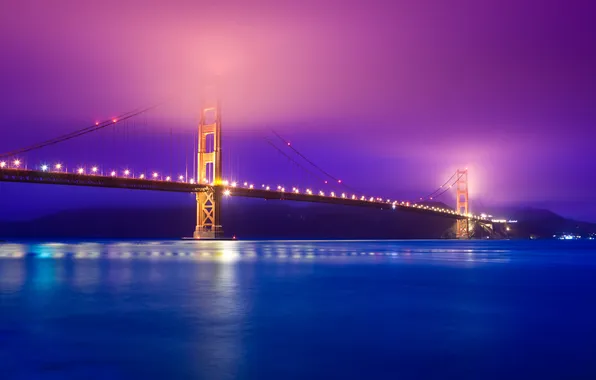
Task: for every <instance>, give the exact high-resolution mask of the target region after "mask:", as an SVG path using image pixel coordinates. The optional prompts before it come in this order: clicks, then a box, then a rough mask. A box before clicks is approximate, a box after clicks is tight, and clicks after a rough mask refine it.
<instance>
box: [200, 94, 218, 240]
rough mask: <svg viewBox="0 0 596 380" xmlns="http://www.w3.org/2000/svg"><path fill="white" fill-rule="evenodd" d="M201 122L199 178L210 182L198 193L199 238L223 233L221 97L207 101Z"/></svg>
mask: <svg viewBox="0 0 596 380" xmlns="http://www.w3.org/2000/svg"><path fill="white" fill-rule="evenodd" d="M205 106H206V107H204V108H202V109H201V117H200V122H199V151H198V172H197V175H198V177H197V181H200V182H201V183H205V184H209V185H210V186H209V187H207V188H206V189H205V190H204V191H200V192H198V193H197V226H196V228H195V232H194V234H193V237H194V238H195V239H214V238H218V237H220V236H221V234H222V233H223V230H222V227H221V224H220V205H221V202H220V200H221V191H220V188H219V185H221V183H222V179H221V174H222V171H221V169H222V167H221V108H220V102H219V101H212V102H211V103H207V104H205Z"/></svg>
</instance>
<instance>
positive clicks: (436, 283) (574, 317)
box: [0, 241, 596, 380]
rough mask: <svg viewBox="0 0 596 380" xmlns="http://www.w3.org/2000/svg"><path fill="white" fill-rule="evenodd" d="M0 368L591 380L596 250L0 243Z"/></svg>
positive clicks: (420, 244)
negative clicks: (573, 379) (579, 379)
mask: <svg viewBox="0 0 596 380" xmlns="http://www.w3.org/2000/svg"><path fill="white" fill-rule="evenodd" d="M0 378H1V379H131V378H144V379H149V378H151V379H153V378H155V379H214V380H218V379H259V380H269V379H272V380H273V379H275V380H278V379H334V378H338V379H364V378H369V379H433V378H457V379H503V378H509V379H511V378H524V379H530V378H540V379H571V378H576V379H577V378H585V379H596V244H591V242H559V241H544V242H538V241H519V242H514V241H491V242H488V241H487V242H480V241H463V242H458V241H384V242H373V241H341V242H340V241H325V242H312V241H268V242H265V241H263V242H239V241H221V242H193V241H155V242H153V241H102V242H81V241H72V242H62V243H49V242H25V243H4V244H0Z"/></svg>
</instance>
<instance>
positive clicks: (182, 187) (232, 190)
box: [0, 169, 490, 223]
mask: <svg viewBox="0 0 596 380" xmlns="http://www.w3.org/2000/svg"><path fill="white" fill-rule="evenodd" d="M0 182H20V183H37V184H48V185H50V184H52V185H66V186H87V187H104V188H115V189H130V190H152V191H167V192H177V193H197V192H201V191H209V190H210V189H214V190H215V191H219V192H221V193H222V194H224V195H229V196H239V197H248V198H261V199H268V200H288V201H299V202H316V203H329V204H339V205H346V206H360V207H372V208H377V209H384V210H388V209H389V210H390V209H395V210H403V211H408V212H417V213H423V214H429V215H435V216H442V217H447V218H451V219H470V220H475V221H481V222H484V223H490V221H489V220H486V219H484V218H481V217H479V216H475V215H472V216H469V215H463V214H458V213H456V212H455V211H453V210H449V209H441V208H437V207H432V206H425V205H417V204H411V203H409V202H391V201H386V200H379V199H378V198H374V199H372V198H368V199H365V200H362V199H360V198H357V199H352V198H351V196H350V197H345V198H344V197H342V196H331V195H318V194H317V193H313V194H304V193H296V192H289V191H281V190H277V189H273V190H266V189H260V188H251V187H250V186H223V185H219V186H211V185H206V184H191V183H187V182H181V181H180V182H178V181H163V180H151V179H140V178H130V177H118V176H104V175H91V174H77V173H68V172H51V171H39V170H29V169H0ZM371 199H372V200H371Z"/></svg>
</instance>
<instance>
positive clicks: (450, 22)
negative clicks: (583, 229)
mask: <svg viewBox="0 0 596 380" xmlns="http://www.w3.org/2000/svg"><path fill="white" fill-rule="evenodd" d="M594 14H596V6H595V5H594V3H593V2H589V1H547V2H539V1H492V0H491V1H474V0H463V1H442V0H429V1H408V2H405V1H311V0H304V1H295V2H283V1H250V2H247V1H217V2H215V1H184V2H183V1H148V0H146V1H126V2H124V1H93V2H91V1H52V2H47V1H23V0H21V1H11V0H9V1H7V0H4V1H3V2H2V4H1V5H0V31H1V33H0V44H1V45H0V47H1V49H2V59H1V60H0V88H1V90H0V94H1V96H2V102H1V106H0V109H1V113H0V114H1V115H2V119H1V121H0V128H1V131H2V136H1V137H0V151H2V152H4V151H9V150H12V149H15V148H18V147H21V146H24V145H28V144H31V143H35V142H37V141H39V140H40V139H43V138H46V137H52V136H54V135H58V134H60V133H64V132H68V131H70V130H73V129H76V128H79V127H84V126H87V125H89V124H90V123H92V122H94V121H95V120H97V119H106V118H109V117H111V116H113V115H117V114H119V113H121V112H125V111H128V110H131V109H134V108H136V107H139V106H142V105H146V104H150V103H152V102H155V101H156V100H160V99H164V98H167V97H176V98H178V99H180V100H179V101H178V102H177V103H176V104H175V105H171V106H168V107H167V109H165V110H163V111H162V114H161V117H162V118H165V120H167V121H168V123H167V124H168V126H169V127H172V128H179V129H181V130H182V129H185V128H186V129H188V128H191V129H192V128H193V126H194V123H196V116H197V113H198V104H199V102H200V98H201V91H202V89H203V88H204V86H205V85H206V84H207V83H208V82H209V81H210V80H211V79H210V78H213V77H214V76H218V77H219V78H220V79H219V81H220V87H221V93H222V95H221V97H222V103H223V104H224V122H225V124H224V128H229V129H230V130H232V129H233V130H245V131H246V133H247V134H249V133H250V131H252V130H256V129H261V128H262V129H267V128H275V129H276V130H278V131H280V132H282V133H284V134H285V135H287V136H289V137H290V138H291V139H292V140H293V141H296V142H297V144H299V146H300V147H302V148H303V150H304V151H305V152H307V153H308V154H309V155H310V156H311V157H312V158H313V159H315V160H316V161H317V162H320V163H321V164H324V166H325V168H326V169H327V170H329V171H330V172H333V173H338V175H339V176H342V178H344V179H345V180H346V182H348V181H349V182H350V183H351V184H355V185H356V186H357V187H360V188H364V189H367V190H370V189H374V190H376V191H377V192H378V193H379V194H382V195H385V194H388V195H390V194H401V193H407V194H414V193H426V192H427V191H428V190H433V189H434V188H436V187H437V186H438V185H440V184H441V183H442V182H443V180H445V179H446V177H448V176H449V174H450V173H451V172H452V171H453V170H454V169H455V168H457V167H469V168H470V170H471V173H472V174H471V187H472V189H471V190H472V194H471V196H473V197H474V199H475V201H477V202H478V203H475V204H476V205H479V204H482V205H483V206H484V205H486V206H489V207H492V206H495V207H497V206H498V207H501V206H505V205H516V206H528V205H533V206H541V207H549V208H551V209H553V210H554V211H557V212H559V213H561V214H563V215H564V216H569V217H575V218H580V219H584V220H590V221H596V195H594V192H593V191H592V187H593V184H594V180H593V179H592V176H593V173H594V162H595V160H596V150H595V149H594V148H593V145H594V138H595V137H596V132H595V131H596V127H595V125H596V108H595V107H594V104H595V101H596V75H595V73H594V68H595V67H596V44H595V43H594V41H595V38H596V26H595V23H594ZM224 133H225V132H224ZM247 141H248V140H247ZM233 146H234V149H238V150H241V151H242V152H243V154H244V155H250V154H251V149H254V146H251V144H248V143H247V144H244V145H243V144H240V143H234V144H233ZM259 149H264V148H259ZM247 170H251V173H249V176H252V178H254V177H257V178H258V177H259V175H260V173H259V168H258V167H254V168H252V169H247ZM280 170H281V169H280ZM278 174H279V176H283V173H282V172H281V171H280V172H279V173H278ZM6 189H7V187H6V186H4V187H2V191H3V192H4V194H10V195H11V199H10V200H7V199H6V197H0V198H2V200H0V204H2V205H5V206H7V207H9V203H10V204H15V203H21V204H27V205H28V206H27V207H30V208H31V209H32V210H33V209H35V208H39V207H41V205H40V201H39V200H36V199H35V198H37V197H36V196H35V194H39V192H41V189H39V188H37V187H28V188H27V189H26V190H25V187H22V189H24V191H22V192H21V191H19V192H18V194H17V193H16V192H11V190H6ZM49 191H51V192H52V194H56V196H58V197H67V195H64V194H72V193H73V192H74V191H83V190H80V189H74V190H68V191H62V192H60V191H57V190H54V189H52V190H49ZM85 191H86V190H85ZM89 191H90V190H89ZM0 194H1V193H0ZM60 194H63V195H60ZM80 194H86V193H80ZM94 194H95V193H94ZM102 197H103V198H102ZM110 197H115V196H114V193H110V194H109V195H99V196H98V198H97V199H94V202H105V203H109V202H111V199H112V198H110ZM15 198H16V201H15ZM448 200H450V199H448ZM165 202H169V201H167V200H166V201H165ZM172 202H173V201H172ZM58 203H59V202H58ZM66 203H67V202H66ZM91 204H92V202H91V201H86V200H81V201H80V202H79V203H77V205H79V206H81V205H91ZM473 204H474V203H473ZM191 206H192V204H191ZM54 207H55V208H57V209H59V208H60V207H61V206H54ZM63 207H67V206H66V205H65V206H63Z"/></svg>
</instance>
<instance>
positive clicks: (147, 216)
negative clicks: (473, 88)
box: [0, 201, 596, 239]
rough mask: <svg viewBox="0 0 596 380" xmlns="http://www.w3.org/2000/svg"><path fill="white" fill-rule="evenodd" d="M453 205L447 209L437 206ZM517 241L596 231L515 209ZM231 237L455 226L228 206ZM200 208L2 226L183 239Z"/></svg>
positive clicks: (314, 207) (353, 212) (2, 226)
mask: <svg viewBox="0 0 596 380" xmlns="http://www.w3.org/2000/svg"><path fill="white" fill-rule="evenodd" d="M434 205H436V206H439V207H446V206H444V205H442V204H434ZM508 217H509V218H510V219H517V220H518V223H517V224H512V225H511V231H509V232H508V233H509V236H510V237H518V238H528V237H530V236H531V235H534V236H536V237H543V238H544V237H552V235H553V234H558V233H563V232H574V233H581V234H585V233H587V232H596V225H594V224H591V223H583V222H576V221H573V220H568V219H565V218H562V217H561V216H559V215H556V214H554V213H552V212H550V211H547V210H537V209H523V210H517V211H510V212H509V214H508ZM222 219H223V225H224V228H225V235H226V236H232V235H235V236H237V237H238V238H245V239H247V238H280V239H281V238H296V239H300V238H312V239H317V238H321V239H322V238H325V239H330V238H338V239H374V238H378V239H390V238H393V239H429V238H441V237H445V236H449V233H448V232H449V231H450V230H451V229H452V227H453V225H454V221H453V220H451V219H447V218H444V217H440V216H429V215H423V214H418V213H411V212H404V211H392V210H377V209H368V208H357V207H345V206H337V205H320V204H307V205H304V204H301V205H296V204H291V203H284V202H276V201H258V202H252V203H248V204H244V203H241V202H229V203H228V204H226V205H225V207H224V208H223V215H222ZM194 225H195V209H194V205H189V207H188V208H171V209H164V208H157V207H156V208H151V209H149V208H144V209H116V208H115V209H89V210H76V211H65V212H61V213H58V214H54V215H49V216H45V217H42V218H38V219H35V220H31V221H27V222H0V236H3V237H13V238H67V237H73V238H180V237H185V236H191V235H192V232H193V229H194Z"/></svg>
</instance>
